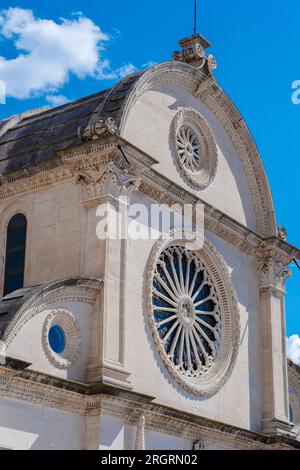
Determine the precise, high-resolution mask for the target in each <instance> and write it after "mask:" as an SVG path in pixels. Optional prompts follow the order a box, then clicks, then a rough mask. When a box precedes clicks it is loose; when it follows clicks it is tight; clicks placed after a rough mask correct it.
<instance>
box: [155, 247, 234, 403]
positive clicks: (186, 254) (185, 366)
mask: <svg viewBox="0 0 300 470" xmlns="http://www.w3.org/2000/svg"><path fill="white" fill-rule="evenodd" d="M149 263H150V270H151V271H152V276H149V275H147V276H146V283H147V292H148V293H147V305H148V307H147V314H148V317H149V321H150V326H151V328H152V334H153V338H154V340H155V343H156V344H157V346H158V350H159V353H160V356H161V358H162V359H163V362H164V363H165V365H166V366H167V369H168V370H169V372H170V373H171V375H172V376H173V377H174V379H175V380H176V381H177V382H178V383H179V384H180V385H182V386H183V387H184V388H186V389H187V390H189V391H191V392H193V393H195V394H196V395H202V396H211V395H213V394H215V393H217V391H219V390H220V388H221V387H222V386H223V385H224V384H225V382H226V381H227V380H228V378H229V376H230V374H231V371H232V368H233V366H234V363H235V360H236V356H237V352H238V344H239V314H238V304H237V299H236V294H235V290H234V288H233V286H232V282H231V278H230V274H229V272H228V269H227V267H226V265H225V263H224V260H223V258H222V257H221V255H219V253H218V252H217V250H216V249H215V248H214V247H213V245H211V244H210V243H209V242H207V241H206V242H205V243H204V246H202V248H200V249H199V250H197V249H196V250H195V251H194V250H192V249H189V248H187V244H186V243H185V241H184V240H182V241H181V242H180V241H178V240H176V241H175V240H173V241H172V240H171V241H165V240H159V241H158V242H157V243H156V245H155V246H154V248H153V253H152V256H151V257H150V260H149Z"/></svg>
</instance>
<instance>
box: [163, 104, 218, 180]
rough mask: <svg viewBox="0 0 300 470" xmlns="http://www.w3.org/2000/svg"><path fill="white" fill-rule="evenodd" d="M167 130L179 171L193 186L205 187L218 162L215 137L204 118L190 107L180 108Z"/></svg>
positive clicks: (212, 177) (211, 178)
mask: <svg viewBox="0 0 300 470" xmlns="http://www.w3.org/2000/svg"><path fill="white" fill-rule="evenodd" d="M170 132H171V143H172V147H173V154H174V156H175V161H176V163H177V165H178V167H179V169H180V172H181V173H183V175H184V177H185V178H186V179H187V180H188V181H189V183H191V184H192V185H193V186H195V187H196V188H197V189H205V188H207V186H209V184H210V183H211V182H212V181H213V179H214V177H215V175H216V171H217V163H218V149H217V144H216V140H215V137H214V134H213V132H212V129H211V127H210V125H209V124H208V122H207V120H206V119H205V118H204V117H203V116H202V115H201V114H200V113H199V112H198V111H196V110H194V109H192V108H182V109H181V110H179V111H178V113H177V114H176V116H175V117H174V119H173V121H172V124H171V130H170Z"/></svg>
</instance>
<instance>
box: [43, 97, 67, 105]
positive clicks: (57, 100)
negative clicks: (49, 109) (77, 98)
mask: <svg viewBox="0 0 300 470" xmlns="http://www.w3.org/2000/svg"><path fill="white" fill-rule="evenodd" d="M46 100H47V101H48V103H50V104H51V105H52V106H61V105H62V104H66V103H68V102H69V101H70V100H69V99H68V98H67V97H66V96H64V95H47V96H46Z"/></svg>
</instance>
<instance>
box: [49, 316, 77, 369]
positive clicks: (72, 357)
mask: <svg viewBox="0 0 300 470" xmlns="http://www.w3.org/2000/svg"><path fill="white" fill-rule="evenodd" d="M53 325H59V326H60V327H61V328H62V329H63V331H64V333H65V336H66V347H65V349H64V351H62V353H60V354H57V353H56V352H55V351H53V349H52V348H51V346H50V344H49V331H50V328H51V327H52V326H53ZM42 347H43V350H44V353H45V355H46V357H47V359H48V361H49V362H50V364H52V365H54V366H55V367H57V368H58V369H69V368H70V367H72V366H73V365H74V364H75V363H76V361H77V359H78V356H79V354H80V349H81V337H80V329H79V325H78V322H77V321H76V318H75V317H74V315H73V314H72V313H71V312H69V311H68V310H65V309H62V308H57V309H54V310H52V312H50V313H49V314H48V315H47V318H46V320H45V322H44V325H43V329H42Z"/></svg>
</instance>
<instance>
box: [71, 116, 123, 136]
mask: <svg viewBox="0 0 300 470" xmlns="http://www.w3.org/2000/svg"><path fill="white" fill-rule="evenodd" d="M118 133H119V129H118V126H117V124H116V122H115V120H114V118H112V117H109V118H107V119H100V120H99V121H97V122H95V123H94V124H91V125H89V126H87V127H85V128H82V127H79V129H78V136H79V138H80V139H81V140H83V141H88V140H97V139H100V138H101V137H106V136H108V135H117V134H118Z"/></svg>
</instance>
